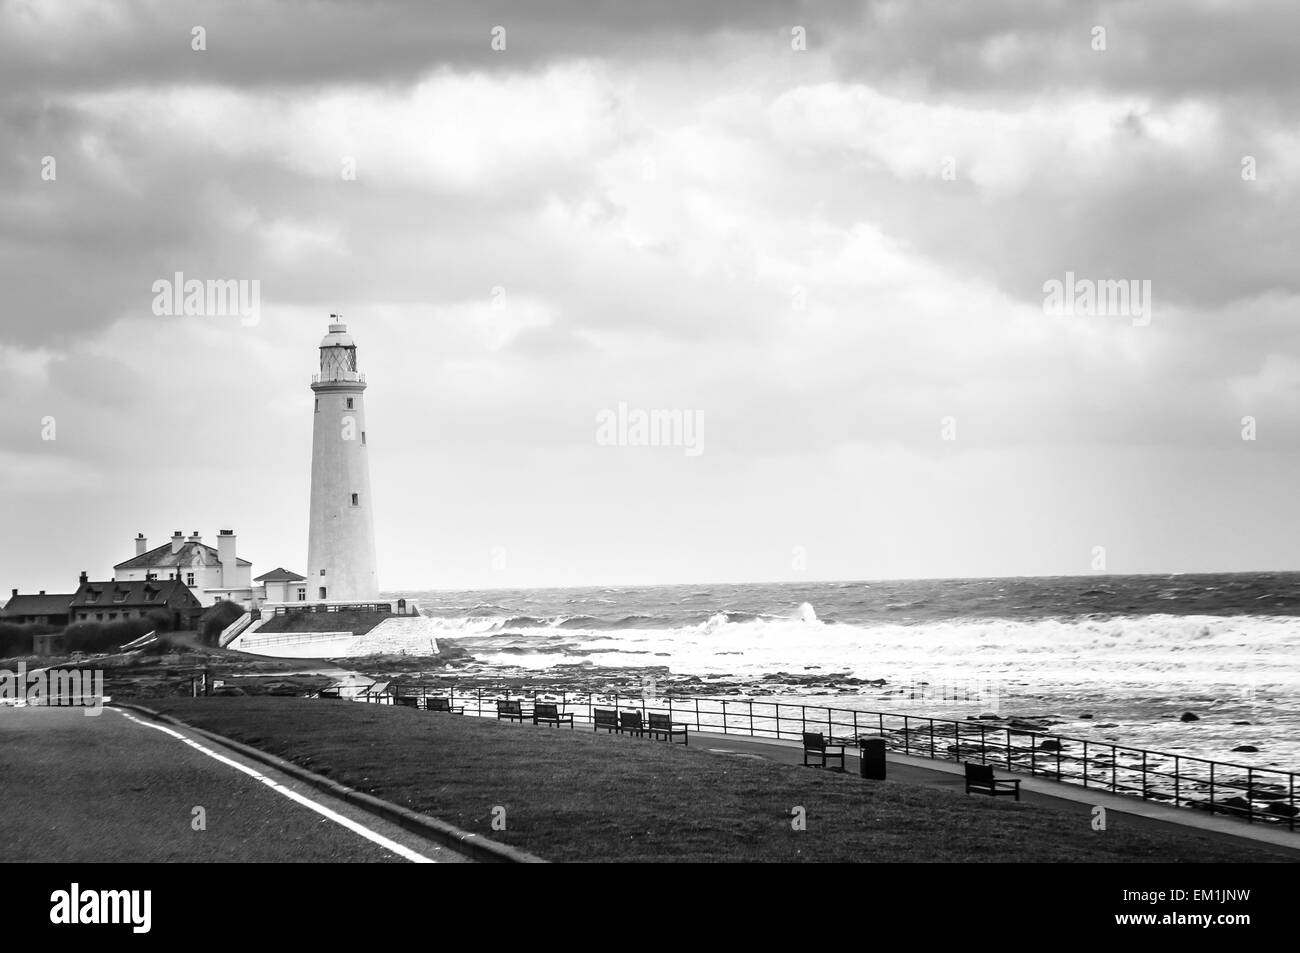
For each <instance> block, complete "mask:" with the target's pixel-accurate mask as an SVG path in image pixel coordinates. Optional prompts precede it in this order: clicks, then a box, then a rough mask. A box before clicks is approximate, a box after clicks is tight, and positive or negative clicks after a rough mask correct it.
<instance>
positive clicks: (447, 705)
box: [424, 695, 465, 715]
mask: <svg viewBox="0 0 1300 953" xmlns="http://www.w3.org/2000/svg"><path fill="white" fill-rule="evenodd" d="M424 710H425V711H446V712H451V714H453V715H463V714H465V706H464V705H456V706H455V707H452V704H451V699H450V698H436V697H434V696H433V695H430V696H429V697H428V698H426V699H425V700H424Z"/></svg>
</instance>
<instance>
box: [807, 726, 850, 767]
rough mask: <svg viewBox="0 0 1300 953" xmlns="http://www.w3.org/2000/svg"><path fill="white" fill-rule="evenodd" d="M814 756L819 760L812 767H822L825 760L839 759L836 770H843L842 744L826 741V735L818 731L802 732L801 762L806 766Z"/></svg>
mask: <svg viewBox="0 0 1300 953" xmlns="http://www.w3.org/2000/svg"><path fill="white" fill-rule="evenodd" d="M810 758H816V759H818V761H819V762H820V763H819V764H817V765H814V767H818V768H824V767H826V762H827V761H834V760H836V759H838V760H839V762H840V766H839V767H838V768H836V769H835V770H836V771H843V770H844V745H842V744H838V745H837V744H830V743H828V742H827V741H826V736H825V735H823V734H822V733H821V732H820V731H805V732H804V733H803V763H804V767H808V760H809V759H810Z"/></svg>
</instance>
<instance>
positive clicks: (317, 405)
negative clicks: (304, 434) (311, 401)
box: [316, 397, 320, 414]
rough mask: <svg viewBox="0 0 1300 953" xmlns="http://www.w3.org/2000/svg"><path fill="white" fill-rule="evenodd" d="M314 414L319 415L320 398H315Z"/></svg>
mask: <svg viewBox="0 0 1300 953" xmlns="http://www.w3.org/2000/svg"><path fill="white" fill-rule="evenodd" d="M316 413H318V414H319V413H320V398H319V397H317V398H316Z"/></svg>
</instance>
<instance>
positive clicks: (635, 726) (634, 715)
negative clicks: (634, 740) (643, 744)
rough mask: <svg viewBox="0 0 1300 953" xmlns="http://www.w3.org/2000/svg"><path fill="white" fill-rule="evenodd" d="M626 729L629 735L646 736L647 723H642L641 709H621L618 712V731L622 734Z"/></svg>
mask: <svg viewBox="0 0 1300 953" xmlns="http://www.w3.org/2000/svg"><path fill="white" fill-rule="evenodd" d="M625 731H626V732H627V733H628V734H629V735H636V736H637V737H638V738H642V737H644V736H645V725H643V724H642V723H641V713H640V712H639V711H621V712H619V713H618V732H619V734H622V733H623V732H625Z"/></svg>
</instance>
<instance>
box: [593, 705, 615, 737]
mask: <svg viewBox="0 0 1300 953" xmlns="http://www.w3.org/2000/svg"><path fill="white" fill-rule="evenodd" d="M591 723H592V725H594V726H595V727H594V729H593V730H595V731H600V729H602V728H604V729H605V731H606V732H610V731H618V712H617V711H615V710H614V709H613V708H593V709H592V711H591Z"/></svg>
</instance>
